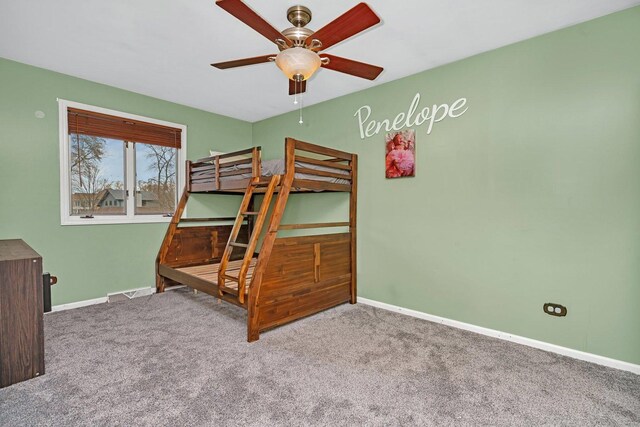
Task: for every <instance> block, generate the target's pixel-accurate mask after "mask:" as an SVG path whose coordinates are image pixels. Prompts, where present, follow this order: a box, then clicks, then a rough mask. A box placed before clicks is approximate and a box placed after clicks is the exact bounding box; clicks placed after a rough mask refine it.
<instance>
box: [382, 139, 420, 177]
mask: <svg viewBox="0 0 640 427" xmlns="http://www.w3.org/2000/svg"><path fill="white" fill-rule="evenodd" d="M385 142H386V147H387V149H386V154H385V176H386V177H387V178H402V177H407V176H416V131H415V130H414V129H407V130H403V131H400V132H390V133H388V134H387V135H386V137H385Z"/></svg>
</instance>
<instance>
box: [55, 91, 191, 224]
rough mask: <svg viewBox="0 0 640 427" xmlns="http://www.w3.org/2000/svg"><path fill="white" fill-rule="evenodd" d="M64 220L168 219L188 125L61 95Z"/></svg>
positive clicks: (179, 176) (178, 181)
mask: <svg viewBox="0 0 640 427" xmlns="http://www.w3.org/2000/svg"><path fill="white" fill-rule="evenodd" d="M59 108H60V158H61V160H60V188H61V191H60V193H61V201H60V202H61V203H60V204H61V223H62V225H84V224H118V223H138V222H168V221H170V218H171V216H172V215H173V212H174V210H175V207H176V205H177V200H178V198H179V196H180V193H181V191H182V189H183V188H184V172H183V171H184V153H185V151H186V126H184V125H180V124H176V123H170V122H166V121H161V120H156V119H152V118H149V117H141V116H136V115H132V114H128V113H122V112H118V111H113V110H107V109H103V108H99V107H93V106H90V105H86V104H79V103H75V102H72V101H65V100H59Z"/></svg>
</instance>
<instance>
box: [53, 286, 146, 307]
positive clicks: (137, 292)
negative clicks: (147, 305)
mask: <svg viewBox="0 0 640 427" xmlns="http://www.w3.org/2000/svg"><path fill="white" fill-rule="evenodd" d="M155 293H156V288H155V287H153V288H151V287H148V288H147V287H145V288H137V289H129V290H128V291H121V292H113V293H109V294H107V296H106V297H100V298H94V299H88V300H84V301H76V302H70V303H67V304H59V305H54V306H53V307H51V311H52V312H53V311H64V310H71V309H74V308H80V307H87V306H89V305H95V304H104V303H107V302H109V297H110V296H112V295H119V294H124V295H126V296H127V297H128V298H136V297H142V296H147V295H152V294H155Z"/></svg>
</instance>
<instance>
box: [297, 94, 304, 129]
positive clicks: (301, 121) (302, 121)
mask: <svg viewBox="0 0 640 427" xmlns="http://www.w3.org/2000/svg"><path fill="white" fill-rule="evenodd" d="M302 99H303V98H302V94H300V102H299V104H300V120H298V123H299V124H304V120H302Z"/></svg>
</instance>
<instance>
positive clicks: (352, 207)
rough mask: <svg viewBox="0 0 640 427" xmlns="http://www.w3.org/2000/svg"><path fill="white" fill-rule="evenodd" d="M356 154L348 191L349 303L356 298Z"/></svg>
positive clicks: (353, 156) (352, 156)
mask: <svg viewBox="0 0 640 427" xmlns="http://www.w3.org/2000/svg"><path fill="white" fill-rule="evenodd" d="M357 206H358V155H357V154H352V155H351V193H349V233H351V300H350V302H351V304H355V303H356V302H357V300H358V286H357V276H358V263H357V248H356V241H357V234H356V228H357V227H356V224H357Z"/></svg>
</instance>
